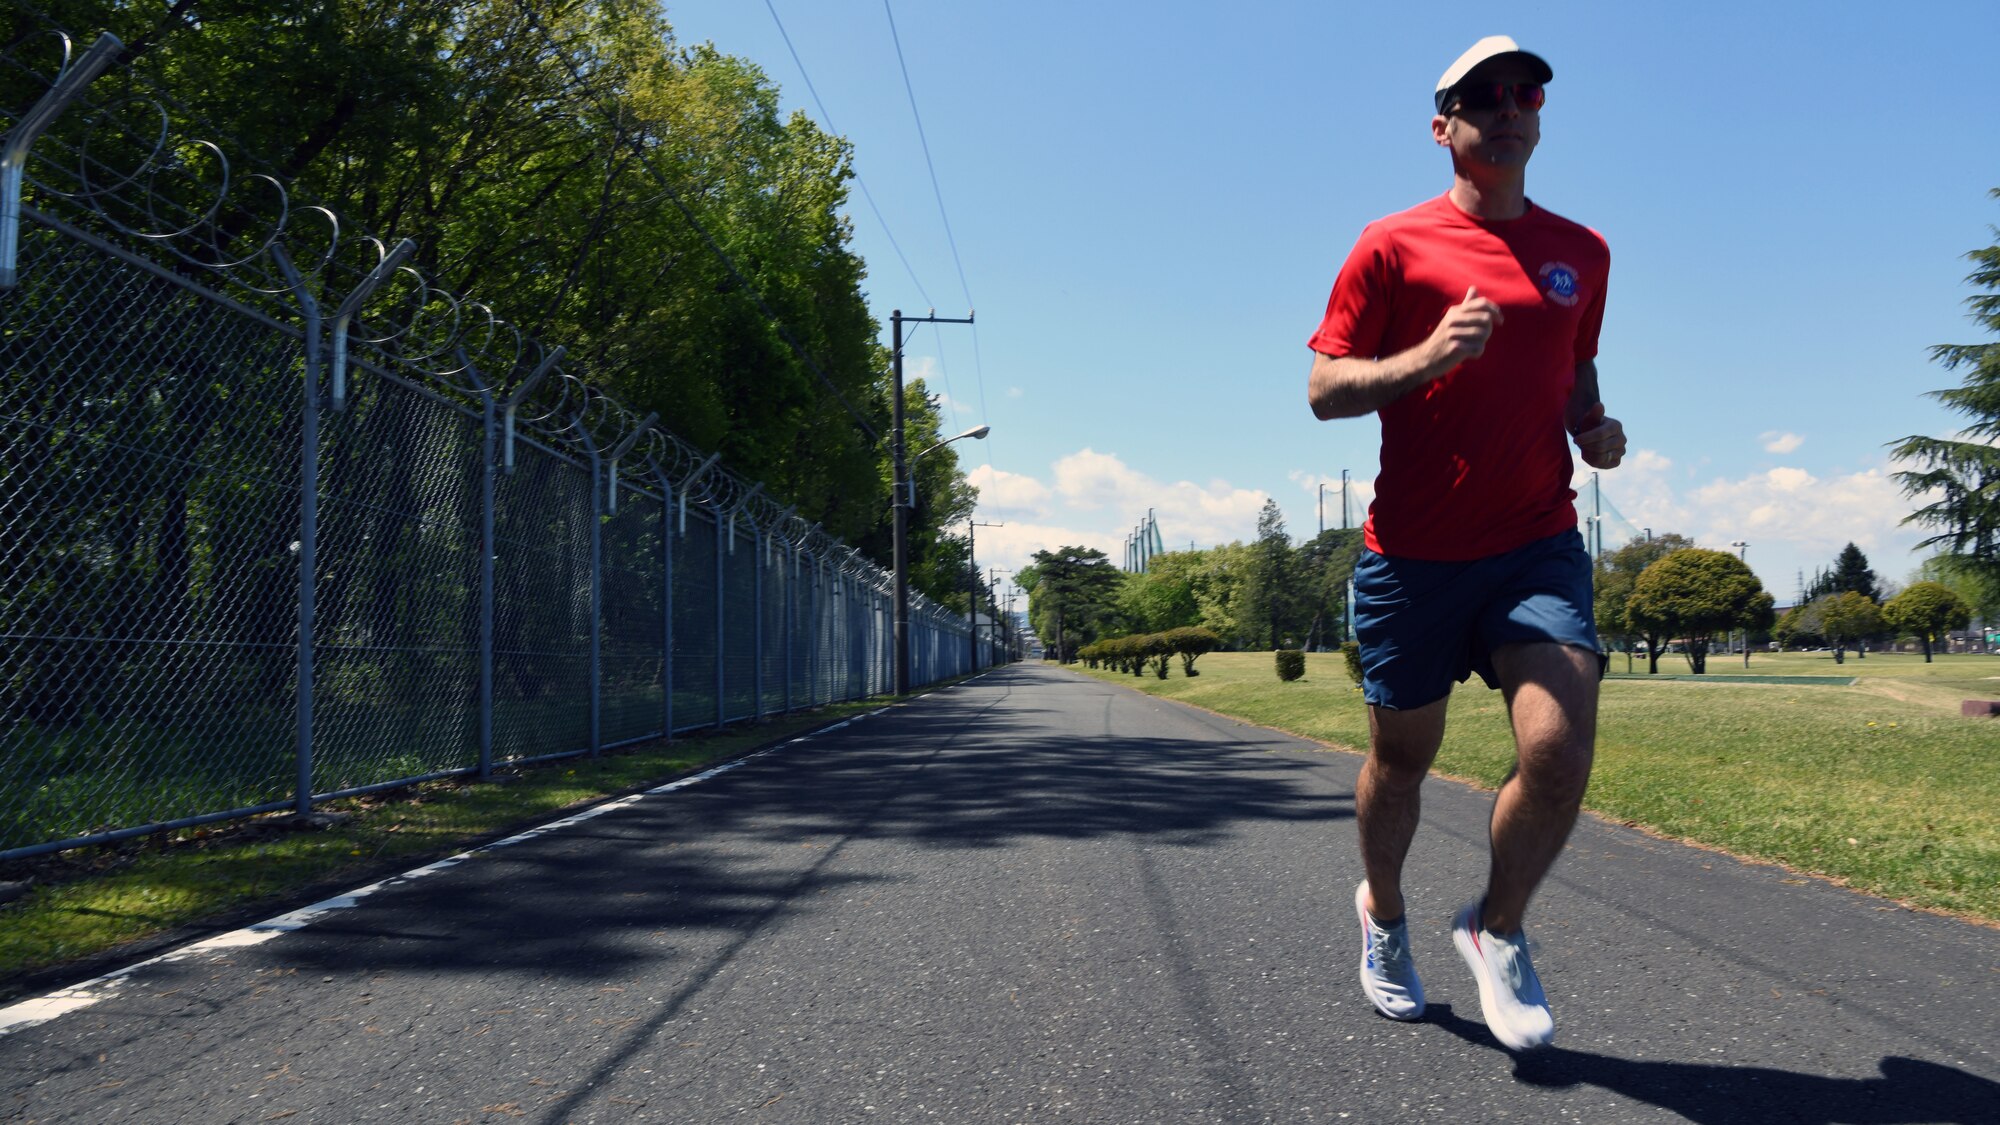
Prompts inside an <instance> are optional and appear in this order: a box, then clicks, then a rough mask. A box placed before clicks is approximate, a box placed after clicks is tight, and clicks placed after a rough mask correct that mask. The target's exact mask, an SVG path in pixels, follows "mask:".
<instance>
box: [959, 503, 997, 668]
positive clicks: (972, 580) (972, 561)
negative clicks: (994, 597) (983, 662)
mask: <svg viewBox="0 0 2000 1125" xmlns="http://www.w3.org/2000/svg"><path fill="white" fill-rule="evenodd" d="M1006 526H1007V525H1006V524H1005V523H980V522H979V521H978V520H967V521H965V566H966V571H965V623H966V624H967V625H969V626H971V628H970V630H969V631H968V632H967V634H966V635H967V637H969V638H970V639H969V640H968V641H967V645H968V646H969V647H968V648H967V650H966V651H967V652H969V653H970V654H971V655H972V660H971V662H970V663H969V664H967V667H968V668H969V669H971V670H972V671H974V672H977V671H979V563H978V561H977V560H978V556H977V555H976V554H975V553H974V552H973V549H972V529H973V528H975V527H1006Z"/></svg>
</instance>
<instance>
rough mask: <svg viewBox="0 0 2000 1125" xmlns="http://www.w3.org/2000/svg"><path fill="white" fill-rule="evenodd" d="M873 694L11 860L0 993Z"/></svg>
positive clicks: (746, 741)
mask: <svg viewBox="0 0 2000 1125" xmlns="http://www.w3.org/2000/svg"><path fill="white" fill-rule="evenodd" d="M882 702H883V701H882V700H879V699H877V700H872V701H863V702H855V703H843V704H835V705H832V706H829V707H822V708H820V709H819V710H817V711H814V712H812V713H809V714H798V715H793V716H790V717H788V718H782V719H777V720H773V721H770V722H766V723H764V724H762V725H759V726H754V727H746V728H735V729H731V730H729V731H726V732H724V733H721V734H711V735H705V736H702V737H695V738H683V739H679V740H677V741H675V742H674V743H672V744H670V745H669V744H665V743H657V742H656V743H648V744H644V745H641V746H638V747H634V748H630V749H627V750H621V751H618V752H615V753H609V754H606V755H605V756H603V757H601V758H598V759H595V760H592V759H588V758H576V759H566V760H561V761H556V762H550V763H546V764H543V765H539V766H536V767H532V768H529V769H527V770H524V771H523V772H522V773H520V774H519V775H517V776H515V777H513V778H512V779H511V780H508V781H504V782H486V783H476V782H458V781H442V782H435V783H429V784H425V785H422V786H415V787H412V788H409V789H403V790H396V791H393V792H391V793H388V794H383V795H378V796H375V797H371V798H363V799H356V800H341V801H332V802H328V803H326V804H324V805H322V806H318V808H319V809H321V810H325V811H333V812H344V813H349V814H352V819H351V820H349V821H347V822H345V823H343V824H340V825H339V826H337V827H334V828H331V829H326V830H310V829H307V830H282V831H281V830H277V829H275V828H273V827H272V823H273V821H272V818H257V819H253V820H250V821H247V822H237V823H223V824H218V825H214V826H210V827H208V828H197V829H190V830H186V831H182V832H178V833H174V834H172V835H171V836H167V837H156V838H151V839H148V840H145V841H139V842H128V843H125V844H121V845H110V846H106V847H99V848H84V849H77V850H75V851H72V852H67V853H63V854H61V855H58V856H54V857H48V858H45V859H42V860H34V861H23V862H19V863H15V864H10V865H8V869H7V870H6V871H5V872H4V873H0V878H9V879H18V878H22V877H23V876H24V875H33V876H34V877H35V879H36V882H37V885H36V886H35V888H34V889H33V890H32V891H30V892H29V894H28V895H27V896H26V897H25V898H23V899H21V900H19V901H17V902H15V903H13V904H12V905H9V906H6V907H4V908H0V999H5V998H6V997H8V996H11V995H13V994H15V993H17V992H18V991H20V986H21V978H22V977H23V976H25V975H26V974H29V973H33V972H36V971H37V970H42V969H48V968H51V967H53V966H59V965H64V964H68V963H72V962H77V961H80V960H82V959H84V958H90V957H95V956H97V955H100V954H104V953H106V952H108V951H111V950H115V949H117V948H118V947H120V946H123V945H128V944H131V943H134V942H139V941H143V940H145V939H148V938H152V937H156V936H158V935H160V934H162V933H165V932H168V931H170V930H173V929H176V928H178V927H182V926H187V925H191V924H196V923H201V922H204V921H207V920H212V919H215V918H218V917H220V916H225V915H234V914H237V913H241V912H244V911H248V910H251V909H253V908H264V907H266V906H268V907H269V908H272V909H276V908H277V906H278V905H280V904H286V903H292V902H296V901H298V898H299V896H300V895H301V894H302V893H303V892H305V891H306V890H308V889H311V888H317V887H321V886H323V885H324V886H333V885H339V886H335V887H334V889H341V887H343V886H344V885H351V884H352V883H355V882H360V881H363V880H365V879H367V878H371V877H379V876H381V875H383V874H389V873H393V872H394V871H399V870H403V869H405V868H407V867H410V866H414V865H416V864H418V863H421V862H424V861H426V860H429V859H434V858H437V857H440V856H445V855H450V854H452V853H453V852H456V851H459V850H461V849H462V848H464V847H465V846H467V845H468V844H470V843H472V842H474V841H477V840H479V839H482V838H486V837H490V836H493V835H495V834H496V833H501V832H504V831H507V830H509V829H512V828H517V827H520V826H522V825H525V824H528V823H532V822H535V821H539V820H543V819H546V818H548V817H549V816H551V815H553V814H555V813H558V812H560V811H562V810H564V809H568V808H573V807H576V806H579V805H585V804H589V803H591V802H594V801H597V800H600V799H602V798H605V797H608V796H611V795H613V794H616V793H620V792H627V791H631V790H633V789H638V788H642V787H644V786H647V785H650V784H654V783H657V782H659V781H661V780H664V779H666V778H669V777H672V776H674V775H676V774H681V773H686V772H688V771H690V770H693V769H695V768H697V767H699V766H702V765H704V764H706V763H709V762H713V761H716V760H718V759H722V758H727V757H732V756H735V755H737V754H741V753H744V752H746V751H748V750H750V749H753V748H755V747H757V746H760V745H763V744H765V743H769V742H773V741H776V740H778V739H781V738H787V737H791V736H792V735H794V734H796V733H798V732H799V731H801V730H805V729H808V728H811V727H815V726H818V725H821V724H823V723H827V722H830V721H833V720H836V719H838V718H840V717H842V716H845V715H849V714H854V713H856V712H859V711H863V710H867V709H870V708H872V707H878V706H880V705H881V704H882ZM329 893H331V892H329Z"/></svg>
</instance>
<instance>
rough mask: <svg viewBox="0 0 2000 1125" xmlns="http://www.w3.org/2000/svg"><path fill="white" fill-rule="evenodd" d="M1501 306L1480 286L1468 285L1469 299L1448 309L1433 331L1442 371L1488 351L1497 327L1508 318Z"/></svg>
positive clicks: (1435, 358) (1434, 351)
mask: <svg viewBox="0 0 2000 1125" xmlns="http://www.w3.org/2000/svg"><path fill="white" fill-rule="evenodd" d="M1506 319H1507V318H1506V316H1505V315H1503V314H1502V313H1501V312H1500V306H1499V305H1496V304H1494V303H1493V302H1492V301H1490V300H1488V299H1487V298H1485V297H1482V296H1480V295H1479V287H1478V286H1476V285H1468V286H1466V287H1465V299H1464V300H1463V301H1460V302H1459V303H1458V304H1455V305H1453V306H1452V307H1451V308H1449V309H1446V310H1445V314H1444V319H1443V320H1440V321H1438V326H1437V327H1436V328H1435V329H1432V331H1431V338H1430V348H1431V362H1432V365H1433V366H1434V367H1435V368H1436V369H1437V373H1438V374H1440V375H1442V374H1443V373H1444V372H1446V371H1450V370H1451V369H1452V368H1454V367H1457V366H1458V365H1459V364H1461V363H1464V362H1465V361H1466V360H1468V359H1478V358H1479V357H1480V356H1481V355H1484V354H1485V352H1486V341H1487V339H1488V338H1490V337H1491V336H1492V335H1493V329H1494V328H1495V327H1496V326H1497V325H1500V324H1502V323H1504V322H1505V321H1506Z"/></svg>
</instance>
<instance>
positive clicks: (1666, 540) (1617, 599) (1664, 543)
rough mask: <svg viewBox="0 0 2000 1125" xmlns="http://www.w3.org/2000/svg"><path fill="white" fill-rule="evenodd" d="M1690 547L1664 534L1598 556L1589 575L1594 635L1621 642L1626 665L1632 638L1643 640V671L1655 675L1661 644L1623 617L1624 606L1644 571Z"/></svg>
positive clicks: (1682, 539) (1683, 538)
mask: <svg viewBox="0 0 2000 1125" xmlns="http://www.w3.org/2000/svg"><path fill="white" fill-rule="evenodd" d="M1692 546H1694V540H1692V539H1689V538H1688V537H1687V536H1685V535H1676V534H1674V533H1672V532H1668V533H1666V534H1664V535H1659V536H1656V537H1654V538H1652V539H1634V540H1632V541H1631V542H1630V543H1627V544H1625V545H1624V546H1623V547H1620V548H1618V549H1617V550H1615V551H1612V552H1610V553H1608V554H1604V555H1600V556H1598V559H1597V566H1596V568H1595V570H1594V572H1593V573H1592V575H1591V585H1592V588H1593V601H1594V602H1595V605H1594V606H1593V607H1592V609H1593V612H1594V614H1595V616H1596V617H1597V632H1598V635H1599V636H1602V637H1605V638H1608V639H1611V640H1614V641H1623V642H1624V645H1625V655H1626V660H1627V663H1628V664H1629V663H1630V659H1631V655H1632V642H1633V640H1634V638H1637V637H1644V638H1645V641H1646V653H1647V670H1648V671H1649V672H1651V673H1658V672H1659V670H1660V645H1661V643H1662V642H1663V641H1664V640H1665V638H1664V637H1662V636H1660V635H1658V634H1648V633H1646V631H1645V630H1643V629H1640V628H1639V627H1638V626H1636V625H1634V624H1633V623H1632V620H1631V618H1630V617H1629V616H1627V614H1626V612H1625V606H1626V603H1627V602H1629V601H1631V599H1632V588H1633V586H1634V585H1636V584H1637V583H1638V581H1639V575H1640V574H1642V573H1644V572H1645V570H1646V568H1647V567H1649V566H1651V565H1653V564H1654V563H1656V562H1659V561H1660V560H1661V559H1663V558H1666V557H1667V556H1668V555H1671V554H1673V553H1674V552H1675V551H1684V550H1687V549H1688V548H1689V547H1692Z"/></svg>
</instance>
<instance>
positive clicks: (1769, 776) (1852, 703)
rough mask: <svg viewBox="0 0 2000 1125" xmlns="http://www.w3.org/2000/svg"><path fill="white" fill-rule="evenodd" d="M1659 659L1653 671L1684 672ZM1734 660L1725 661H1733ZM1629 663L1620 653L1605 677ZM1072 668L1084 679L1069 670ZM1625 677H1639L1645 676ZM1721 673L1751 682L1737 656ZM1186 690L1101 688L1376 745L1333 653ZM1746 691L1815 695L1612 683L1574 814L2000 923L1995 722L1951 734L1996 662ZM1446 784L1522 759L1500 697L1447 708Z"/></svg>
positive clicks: (1121, 678)
mask: <svg viewBox="0 0 2000 1125" xmlns="http://www.w3.org/2000/svg"><path fill="white" fill-rule="evenodd" d="M1671 660H1672V661H1673V662H1674V663H1669V660H1667V659H1663V660H1661V662H1660V671H1661V673H1662V674H1663V675H1664V674H1666V673H1668V672H1675V673H1682V674H1685V673H1686V671H1687V665H1686V662H1685V661H1683V660H1681V659H1680V658H1679V657H1673V658H1671ZM1732 660H1733V663H1732ZM1622 663H1623V658H1622V657H1614V659H1613V664H1612V668H1613V670H1614V672H1622V671H1623V670H1624V669H1623V667H1622ZM1078 667H1079V668H1080V667H1081V666H1080V665H1079V666H1078ZM1636 667H1637V668H1638V670H1640V671H1642V672H1643V670H1644V668H1645V665H1644V662H1643V661H1640V662H1638V663H1637V665H1636ZM1709 667H1710V668H1711V669H1713V670H1714V673H1724V672H1729V671H1733V672H1735V673H1737V674H1739V675H1740V674H1742V673H1743V667H1742V663H1741V659H1740V658H1731V659H1730V660H1724V659H1714V660H1711V661H1710V664H1709ZM1196 670H1197V671H1198V672H1199V673H1201V674H1200V675H1199V676H1197V677H1196V678H1194V679H1186V678H1184V677H1182V676H1181V675H1180V673H1179V666H1178V665H1176V666H1175V672H1174V674H1173V676H1172V677H1171V678H1169V679H1166V680H1159V679H1155V678H1154V677H1153V676H1152V675H1151V674H1150V673H1148V674H1147V675H1146V676H1144V677H1138V676H1132V675H1129V674H1125V673H1115V672H1106V671H1103V670H1099V671H1098V672H1096V673H1093V674H1095V675H1098V676H1100V677H1102V678H1104V679H1107V680H1109V681H1111V682H1113V683H1121V684H1125V685H1127V686H1129V687H1134V688H1138V689H1140V690H1141V691H1145V692H1147V693H1149V694H1154V695H1160V696H1164V697H1167V698H1172V699H1179V700H1183V701H1185V702H1188V703H1192V704H1195V705H1197V706H1200V707H1205V708H1208V709H1210V710H1213V711H1219V712H1222V713H1224V714H1227V715H1231V716H1234V717H1237V718H1240V719H1245V720H1247V721H1249V722H1253V723H1257V724H1259V725H1262V726H1269V727H1275V728H1277V729H1280V730H1284V731H1289V732H1291V733H1293V734H1298V735H1303V736H1305V737H1307V738H1311V739H1315V740H1318V741H1321V742H1326V743H1331V744H1333V745H1335V746H1338V747H1341V748H1346V749H1356V750H1358V749H1362V748H1365V747H1366V746H1367V744H1368V726H1367V709H1366V707H1365V706H1364V705H1363V703H1362V701H1361V693H1360V690H1359V689H1357V688H1355V687H1354V686H1353V684H1352V683H1351V681H1349V680H1348V678H1347V673H1346V671H1345V669H1344V668H1343V667H1342V665H1341V657H1340V655H1339V654H1338V653H1327V654H1320V653H1314V654H1310V655H1308V657H1307V664H1306V676H1305V678H1304V679H1302V680H1299V681H1296V682H1294V683H1281V682H1279V680H1278V678H1277V675H1276V673H1275V671H1274V670H1273V666H1272V656H1271V654H1270V653H1268V652H1262V653H1213V654H1211V655H1208V656H1204V657H1202V658H1201V660H1200V662H1199V663H1198V664H1197V665H1196ZM1749 674H1750V676H1751V677H1772V676H1852V677H1855V682H1854V683H1853V684H1852V685H1851V686H1846V687H1842V686H1833V685H1827V684H1821V683H1811V682H1805V683H1790V684H1787V683H1777V684H1772V683H1757V682H1754V680H1741V681H1739V682H1734V683H1732V682H1730V679H1731V677H1730V676H1728V675H1723V674H1712V675H1711V676H1708V677H1704V679H1705V680H1707V681H1708V682H1691V681H1688V680H1680V679H1676V680H1664V681H1652V682H1648V681H1647V680H1646V679H1644V678H1643V677H1641V678H1637V679H1626V678H1623V677H1620V678H1616V679H1612V680H1610V681H1607V682H1606V683H1605V685H1604V691H1603V696H1602V701H1601V703H1600V706H1599V716H1598V746H1597V765H1596V769H1595V771H1594V772H1593V774H1592V776H1591V782H1590V791H1589V794H1588V795H1587V796H1586V798H1585V805H1586V806H1587V807H1588V808H1590V809H1592V810H1594V811H1596V812H1598V813H1600V814H1602V815H1604V816H1606V817H1609V818H1611V819H1613V820H1618V821H1623V822H1626V823H1630V824H1635V825H1639V826H1643V827H1646V828H1649V829H1652V830H1654V831H1657V832H1660V833H1663V834H1665V835H1668V836H1674V837H1680V838H1684V839H1688V840H1693V841H1697V842H1700V843H1703V844H1707V845H1711V846H1714V847H1718V848H1721V849H1723V850H1725V851H1728V852H1731V853H1734V854H1737V855H1741V856H1745V857H1750V858H1756V859H1765V860H1771V861H1775V862H1778V863H1783V864H1786V865H1787V866H1790V867H1793V868H1795V869H1798V870H1802V871H1808V872H1812V873H1816V874H1820V875H1826V876H1830V877H1832V878H1835V879H1839V880H1842V881H1845V882H1847V883H1849V884H1851V885H1853V886H1855V887H1858V888H1861V889H1864V890H1868V891H1871V892H1874V893H1876V894H1880V895H1886V896H1889V897H1891V898H1895V899H1900V900H1903V901H1905V902H1908V903H1910V904H1912V905H1916V906H1923V907H1926V908H1930V909H1936V910H1944V911H1949V912H1953V913H1958V914H1962V915H1967V916H1971V917H1975V918H1979V919H1982V920H1985V921H1988V922H2000V720H1994V719H1968V718H1961V717H1960V716H1959V713H1958V707H1959V702H1960V701H1961V700H1964V699H1974V698H1984V699H2000V656H1984V655H1958V656H1940V657H1938V658H1937V660H1936V662H1935V663H1933V664H1929V665H1926V664H1925V663H1924V662H1923V657H1922V656H1911V655H1900V654H1889V653H1871V654H1869V656H1868V658H1867V659H1866V660H1856V659H1854V658H1853V657H1852V656H1851V655H1850V656H1849V657H1848V659H1847V662H1846V663H1844V664H1840V665H1836V664H1834V662H1833V658H1832V655H1831V654H1828V653H1788V654H1778V655H1769V654H1763V655H1753V656H1752V658H1751V668H1750V672H1749ZM1450 716H1451V717H1450V719H1449V721H1448V722H1447V724H1446V731H1445V740H1444V747H1443V749H1442V750H1441V751H1440V752H1439V754H1438V761H1437V769H1438V770H1439V771H1441V772H1443V773H1446V774H1450V775H1452V776H1455V777H1460V778H1464V779H1466V780H1469V781H1472V782H1474V783H1476V784H1479V785H1482V786H1486V787H1489V788H1490V787H1493V786H1496V785H1498V784H1499V783H1500V781H1501V780H1502V779H1503V778H1505V776H1506V774H1507V770H1508V769H1509V767H1510V766H1511V765H1512V763H1513V741H1512V736H1511V733H1510V731H1509V728H1508V725H1507V716H1506V708H1505V706H1504V704H1503V703H1502V701H1501V699H1500V693H1499V692H1495V691H1488V690H1486V688H1485V687H1484V686H1483V685H1480V684H1479V681H1478V680H1477V678H1476V677H1475V678H1474V680H1473V681H1472V683H1471V684H1467V685H1464V686H1461V687H1460V688H1459V689H1458V690H1457V691H1456V692H1455V693H1454V694H1453V696H1452V700H1451V704H1450Z"/></svg>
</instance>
